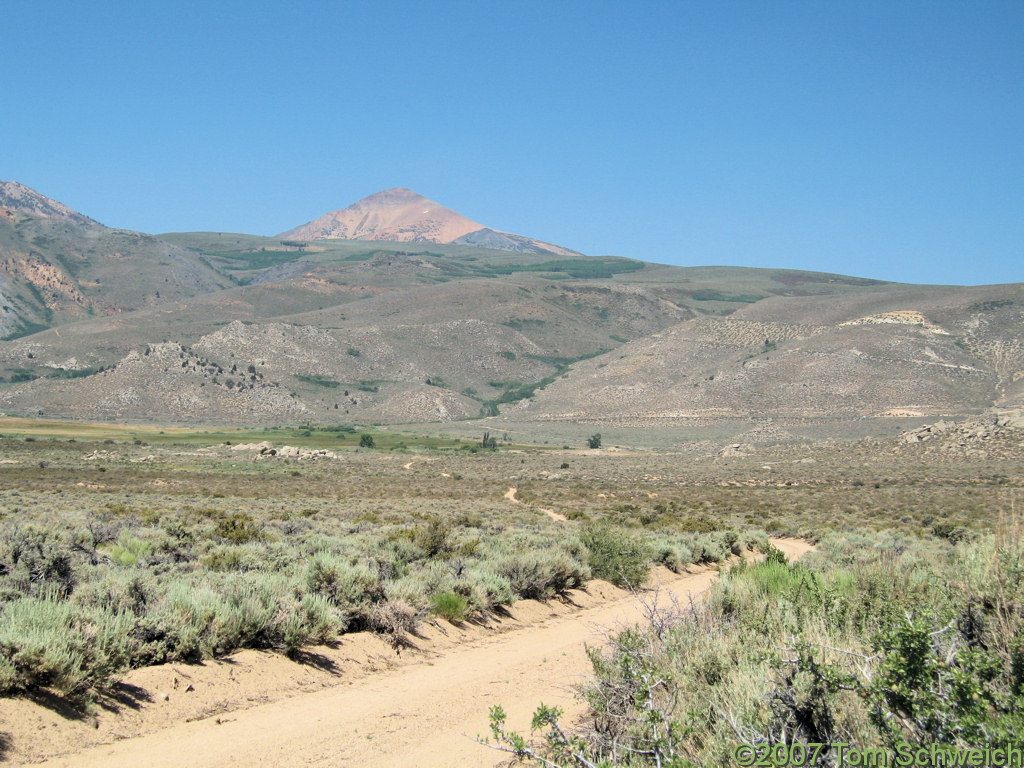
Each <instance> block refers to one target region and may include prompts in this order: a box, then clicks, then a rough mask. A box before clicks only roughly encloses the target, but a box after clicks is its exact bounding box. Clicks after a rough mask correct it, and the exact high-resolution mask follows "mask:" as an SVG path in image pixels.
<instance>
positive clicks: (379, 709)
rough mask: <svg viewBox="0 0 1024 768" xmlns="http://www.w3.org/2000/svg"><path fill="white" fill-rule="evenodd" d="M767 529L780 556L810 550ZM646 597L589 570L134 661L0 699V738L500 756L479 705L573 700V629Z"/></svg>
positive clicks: (126, 753) (150, 760) (401, 762)
mask: <svg viewBox="0 0 1024 768" xmlns="http://www.w3.org/2000/svg"><path fill="white" fill-rule="evenodd" d="M775 544H776V546H778V547H779V548H780V549H782V550H783V551H784V552H785V553H786V554H787V556H789V557H790V558H797V557H800V556H801V555H803V554H804V552H806V551H807V550H809V549H810V546H809V545H808V544H806V543H805V542H801V541H792V540H775ZM716 576H717V571H714V570H704V571H699V572H695V573H691V574H684V575H682V576H677V575H675V574H672V573H671V572H669V571H666V570H659V572H658V573H657V574H656V578H657V579H658V580H659V581H660V594H661V595H662V596H663V597H664V599H668V598H669V597H675V598H677V599H681V600H683V601H685V600H687V599H688V598H690V597H693V596H696V595H699V594H700V593H701V592H703V591H704V590H706V589H707V588H708V586H709V585H710V584H711V583H712V582H713V581H714V580H715V578H716ZM641 610H642V609H641V606H640V604H639V602H638V601H637V600H636V599H635V598H634V597H633V596H632V595H630V594H628V593H627V592H624V591H623V590H620V589H617V588H615V587H613V586H611V585H610V584H607V583H606V582H597V581H595V582H592V583H591V584H590V585H589V587H588V590H587V591H586V592H582V591H578V592H574V593H572V594H570V595H569V596H568V597H567V599H565V600H559V601H550V602H547V603H540V602H536V601H530V600H525V601H521V602H519V603H516V604H515V605H514V606H512V608H511V610H510V611H509V614H508V615H507V616H504V617H496V618H494V619H493V620H491V621H489V622H487V623H486V624H485V623H480V624H471V623H467V624H464V625H462V626H461V627H454V626H452V625H450V624H446V623H444V622H440V623H436V624H433V625H427V626H425V628H424V631H423V632H422V633H421V634H422V636H421V637H418V638H416V639H415V643H416V648H411V649H410V648H407V649H405V650H404V651H402V652H401V653H397V652H396V651H394V650H393V649H391V648H390V647H389V646H388V645H387V644H386V643H384V641H382V640H381V639H380V638H378V637H375V636H372V635H366V634H357V635H345V636H343V637H342V638H341V642H340V643H339V644H338V645H337V646H335V647H332V648H316V649H312V650H311V652H310V653H309V654H308V655H307V657H306V658H305V662H306V663H296V662H294V661H290V660H288V659H286V658H284V657H282V656H280V655H277V654H272V653H260V652H256V651H244V652H241V653H238V654H235V655H233V656H231V657H229V658H227V659H223V660H220V661H216V662H208V663H206V664H201V665H194V666H189V665H177V666H175V665H164V666H160V667H151V668H149V669H143V670H136V671H134V672H132V673H130V674H129V675H128V676H127V677H126V678H125V681H124V684H123V685H122V686H121V688H120V689H119V693H118V695H117V696H116V697H115V698H112V699H109V700H107V701H104V702H102V703H101V706H100V707H99V708H98V710H97V712H96V714H95V715H90V716H87V717H82V716H81V715H76V714H75V713H73V712H71V711H69V710H67V709H66V708H61V706H60V704H59V702H52V701H51V702H47V701H45V700H39V701H29V700H27V699H9V700H3V701H0V731H3V732H4V733H3V741H2V742H0V743H2V744H3V745H4V748H5V749H6V758H7V759H8V760H11V761H14V763H15V764H27V763H33V762H35V763H37V764H40V765H46V766H66V767H68V768H70V767H71V766H76V767H79V768H100V767H101V766H102V767H103V768H118V767H120V766H125V767H127V766H131V767H132V768H135V766H139V765H145V766H151V767H152V768H161V767H165V768H170V767H171V766H175V767H176V766H195V767H197V768H200V767H204V766H205V767H209V768H214V767H215V766H246V767H250V766H267V767H268V768H269V767H270V766H274V768H287V767H288V766H349V765H351V766H389V767H390V768H400V767H401V766H416V767H417V768H448V767H449V766H450V767H451V768H455V766H459V767H460V768H462V767H463V766H492V765H497V764H498V763H499V762H501V761H502V760H503V759H504V758H505V757H507V755H503V754H502V753H499V752H496V751H493V750H491V749H489V748H487V747H485V746H482V745H480V744H478V743H476V742H475V741H474V740H473V739H472V738H471V737H472V736H474V735H477V734H485V733H486V732H487V712H488V709H489V707H490V706H491V705H492V704H501V705H502V706H503V707H504V708H505V710H506V712H507V713H508V715H509V723H510V725H511V726H512V727H513V728H517V729H520V730H528V723H529V719H530V715H531V714H532V712H533V710H534V709H535V708H536V706H537V705H538V704H539V703H541V702H543V703H545V704H549V705H557V706H562V707H564V708H565V709H566V711H567V714H568V716H569V717H574V716H579V715H581V714H582V713H583V711H582V708H581V706H580V705H579V704H578V703H577V702H576V701H574V700H573V698H572V690H571V687H572V685H573V684H574V683H577V682H579V681H580V680H582V679H583V678H584V677H585V676H586V675H587V674H588V673H589V671H590V664H589V662H588V660H587V658H586V654H585V652H584V644H585V643H590V644H592V645H593V644H595V643H600V642H602V639H603V638H604V636H605V633H606V632H607V630H608V629H609V628H615V627H616V626H620V625H623V624H628V623H631V622H635V621H637V620H639V619H640V618H641V615H642V613H641ZM54 755H61V756H59V757H52V756H54ZM47 757H51V759H49V760H47V761H46V762H42V763H38V761H40V760H44V759H45V758H47Z"/></svg>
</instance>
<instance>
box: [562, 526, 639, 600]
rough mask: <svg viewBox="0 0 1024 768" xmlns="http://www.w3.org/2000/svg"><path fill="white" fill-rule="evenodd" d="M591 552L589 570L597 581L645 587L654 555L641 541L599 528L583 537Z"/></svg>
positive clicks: (620, 532) (607, 528)
mask: <svg viewBox="0 0 1024 768" xmlns="http://www.w3.org/2000/svg"><path fill="white" fill-rule="evenodd" d="M580 540H581V541H582V542H583V546H584V547H586V548H587V551H588V552H589V563H590V570H591V572H592V574H593V576H594V577H595V578H598V579H606V580H607V581H610V582H611V583H612V584H616V585H618V586H620V587H635V586H638V585H640V584H641V583H643V581H644V580H645V579H646V578H647V573H648V571H649V570H650V565H651V556H652V554H653V553H652V552H651V549H650V547H648V546H647V545H646V544H644V542H642V541H641V540H640V538H639V537H637V536H635V535H633V534H631V533H629V532H627V531H624V530H622V529H619V528H613V527H611V526H607V525H598V526H594V527H593V528H588V529H587V530H585V531H584V532H583V534H582V535H581V536H580Z"/></svg>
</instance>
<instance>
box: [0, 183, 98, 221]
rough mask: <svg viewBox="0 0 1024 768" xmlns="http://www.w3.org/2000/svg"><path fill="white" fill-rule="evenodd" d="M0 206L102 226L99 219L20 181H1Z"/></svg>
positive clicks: (51, 217) (49, 217) (34, 214)
mask: <svg viewBox="0 0 1024 768" xmlns="http://www.w3.org/2000/svg"><path fill="white" fill-rule="evenodd" d="M0 208H6V209H7V210H9V211H16V212H18V213H28V214H31V215H33V216H43V217H45V218H48V219H60V220H62V221H72V222H74V223H76V224H82V225H85V226H97V225H99V226H102V225H100V224H99V222H98V221H94V220H93V219H90V218H89V217H88V216H83V215H82V214H80V213H79V212H78V211H75V210H73V209H71V208H68V207H67V206H66V205H64V204H63V203H58V202H57V201H56V200H51V199H50V198H48V197H47V196H46V195H42V194H40V193H39V192H36V191H35V190H34V189H32V188H31V187H27V186H25V185H24V184H22V183H21V182H20V181H0Z"/></svg>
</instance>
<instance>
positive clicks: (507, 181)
mask: <svg viewBox="0 0 1024 768" xmlns="http://www.w3.org/2000/svg"><path fill="white" fill-rule="evenodd" d="M157 5H159V7H155V6H157ZM0 65H2V80H0V179H4V180H11V179H16V180H18V181H21V182H23V183H25V184H28V185H29V186H31V187H33V188H35V189H37V190H38V191H40V192H42V193H43V194H46V195H48V196H50V197H53V198H55V199H57V200H60V201H61V202H64V203H66V204H68V205H70V206H72V207H73V208H75V209H77V210H80V211H82V212H83V213H85V214H87V215H89V216H92V217H93V218H95V219H98V220H99V221H101V222H103V223H105V224H108V225H110V226H116V227H124V228H129V229H139V230H143V231H147V232H166V231H180V230H216V231H238V232H251V233H257V234H268V235H272V234H275V233H277V232H279V231H282V230H285V229H288V228H290V227H292V226H295V225H298V224H301V223H304V222H306V221H308V220H310V219H312V218H314V217H316V216H319V215H320V214H322V213H324V212H326V211H328V210H332V209H335V208H341V207H343V206H345V205H348V204H349V203H351V202H354V201H355V200H357V199H359V198H361V197H364V196H366V195H368V194H371V193H373V192H376V191H378V190H381V189H385V188H388V187H393V186H406V187H410V188H412V189H414V190H416V191H417V192H419V193H421V194H423V195H426V196H427V197H430V198H433V199H434V200H437V201H438V202H440V203H441V204H443V205H446V206H448V207H450V208H453V209H455V210H457V211H459V212H460V213H463V214H465V215H466V216H468V217H470V218H471V219H474V220H475V221H479V222H481V223H483V224H486V225H488V226H492V227H495V228H497V229H504V230H508V231H511V232H517V233H520V234H525V235H530V236H533V237H538V238H541V239H545V240H549V241H552V242H556V243H559V244H562V245H566V246H569V247H571V248H575V249H577V250H581V251H583V252H585V253H590V254H608V253H611V254H619V255H624V256H632V257H636V258H642V259H647V260H652V261H661V262H669V263H675V264H683V265H697V264H735V265H748V266H766V267H789V268H801V269H816V270H823V271H830V272H841V273H846V274H855V275H863V276H868V277H877V278H884V279H892V280H904V281H910V282H932V283H966V284H977V283H989V282H1018V281H1024V2H1021V0H1009V1H1008V2H985V0H979V1H978V2H967V1H966V0H964V2H943V1H942V0H929V1H928V2H903V1H901V2H893V1H892V0H885V1H884V2H872V1H869V0H857V1H856V2H852V1H844V2H826V1H824V0H815V1H814V2H779V1H778V0H766V1H765V2H718V1H712V0H707V2H683V1H682V0H675V1H674V2H664V3H661V2H646V3H643V2H641V3H625V2H597V1H595V2H574V1H573V0H564V1H559V2H551V0H547V1H546V2H517V1H515V0H506V1H505V2H481V1H480V0H473V1H472V2H415V3H414V2H364V3H355V2H340V1H335V2H302V1H301V0H299V1H297V2H291V3H284V2H280V3H278V2H275V3H269V2H253V1H252V0H249V1H247V2H220V1H214V2H210V0H205V1H204V2H191V0H183V1H179V2H175V3H159V4H155V3H154V4H151V3H139V2H102V1H101V0H97V1H96V2H74V3H68V2H51V1H49V0H38V1H35V2H19V3H13V2H12V3H7V4H5V7H4V10H3V12H2V14H0Z"/></svg>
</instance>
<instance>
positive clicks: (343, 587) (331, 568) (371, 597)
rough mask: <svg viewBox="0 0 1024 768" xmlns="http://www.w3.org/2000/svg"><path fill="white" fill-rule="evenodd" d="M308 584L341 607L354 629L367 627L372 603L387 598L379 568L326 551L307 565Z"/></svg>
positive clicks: (317, 555) (350, 626)
mask: <svg viewBox="0 0 1024 768" xmlns="http://www.w3.org/2000/svg"><path fill="white" fill-rule="evenodd" d="M306 586H307V587H308V588H309V590H310V591H311V592H314V593H316V594H319V595H322V596H323V597H325V598H327V600H328V601H330V603H331V604H332V605H335V606H337V607H338V608H340V609H341V610H342V611H343V612H344V613H345V614H346V615H347V618H348V626H347V628H348V629H351V630H355V629H362V628H364V627H365V626H366V625H367V622H368V620H369V615H370V609H371V606H372V605H373V604H374V603H377V602H379V601H381V600H383V599H384V586H383V585H382V584H381V581H380V576H379V574H378V573H377V572H376V571H375V570H372V569H370V568H369V567H367V566H366V565H352V564H350V563H348V562H346V561H345V560H342V559H340V558H338V557H336V556H334V555H331V554H329V553H326V552H321V553H318V554H316V555H315V556H314V557H313V559H312V560H311V561H310V562H309V564H308V565H307V568H306Z"/></svg>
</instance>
